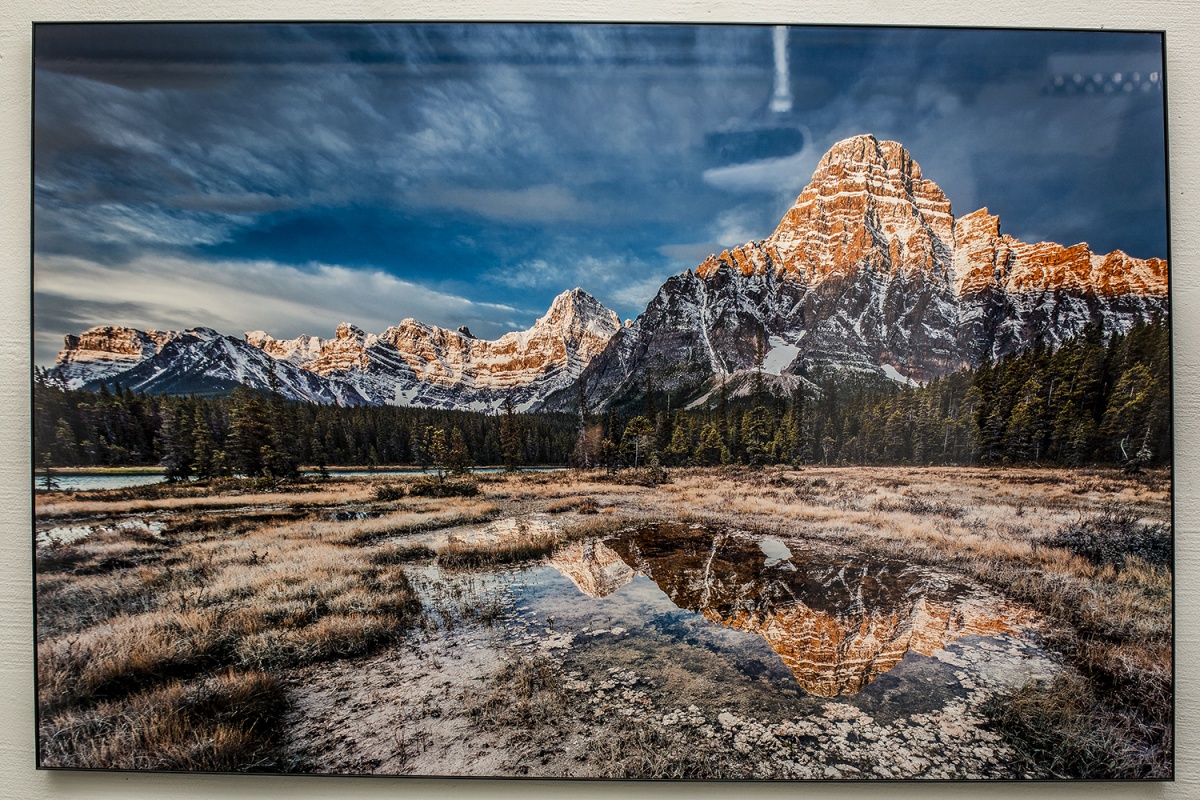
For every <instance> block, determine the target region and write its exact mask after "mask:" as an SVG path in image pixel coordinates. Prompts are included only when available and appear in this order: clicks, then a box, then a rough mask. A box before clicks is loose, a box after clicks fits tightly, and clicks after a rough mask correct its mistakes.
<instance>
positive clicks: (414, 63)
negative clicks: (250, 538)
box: [34, 24, 1167, 363]
mask: <svg viewBox="0 0 1200 800" xmlns="http://www.w3.org/2000/svg"><path fill="white" fill-rule="evenodd" d="M773 36H774V31H773V29H772V28H769V27H718V26H645V25H640V26H612V25H608V26H554V25H481V24H468V25H366V26H364V25H314V26H278V25H217V24H200V25H54V26H39V27H38V28H37V29H36V33H35V68H36V69H35V106H34V155H35V159H34V160H35V163H34V195H35V210H34V215H35V218H34V223H35V238H34V249H35V291H36V298H35V326H36V329H35V333H36V335H37V337H38V361H39V362H40V363H45V362H47V361H49V360H51V359H52V358H53V355H54V353H55V352H56V351H57V349H58V347H59V346H60V344H61V337H62V335H63V334H64V333H69V332H77V331H79V330H82V329H84V328H87V327H90V326H91V325H95V324H101V323H115V324H129V325H135V326H138V327H159V328H183V327H189V326H192V325H200V324H205V325H210V326H212V327H215V328H217V329H219V330H222V331H224V332H227V333H240V332H242V331H244V330H248V329H252V328H263V329H265V330H267V331H268V332H269V333H271V334H273V335H275V336H277V337H290V336H295V335H297V334H300V333H311V334H316V335H321V336H328V335H331V334H332V331H333V328H334V327H335V326H336V325H337V323H338V322H340V321H342V320H349V321H353V322H356V323H358V324H359V325H361V326H362V327H363V328H365V329H366V330H368V331H372V332H379V331H382V330H383V328H384V327H386V326H387V325H389V324H394V323H396V322H399V321H400V320H401V319H403V318H405V317H415V318H418V319H421V320H424V321H427V322H431V323H435V324H440V325H445V326H448V327H457V326H458V325H461V324H467V325H470V327H471V328H472V330H473V331H475V333H476V334H477V335H482V336H487V337H494V336H498V335H499V334H501V333H503V332H505V331H507V330H512V329H515V328H524V327H527V326H528V325H529V324H530V323H531V322H532V321H533V320H534V318H536V317H537V316H538V315H540V314H541V313H542V312H544V310H545V308H546V307H547V305H548V304H549V302H550V300H551V298H553V296H554V295H556V294H558V293H559V292H561V291H563V290H564V289H568V288H572V287H574V286H581V287H583V288H584V289H586V290H588V291H590V292H591V293H593V294H595V295H596V296H597V297H598V298H600V300H602V301H603V302H604V303H606V304H607V305H609V306H610V307H612V308H614V309H616V310H617V311H618V312H619V313H620V314H621V315H622V316H626V317H630V316H636V315H637V313H638V312H640V311H641V310H642V308H643V307H644V305H645V303H646V301H647V300H649V299H650V297H651V296H652V295H653V293H654V291H655V290H656V289H657V287H658V286H659V285H660V284H661V282H662V281H663V280H664V279H665V278H666V277H667V276H669V275H671V274H674V273H677V272H681V271H683V270H684V269H687V268H688V267H693V266H695V265H696V264H697V263H698V262H699V261H700V260H702V259H703V258H704V256H705V255H707V254H708V253H710V252H713V251H719V250H720V249H722V248H724V247H729V246H733V245H737V244H741V243H743V242H745V241H747V240H750V239H758V238H762V237H765V236H767V235H768V234H770V233H771V231H772V230H773V229H774V227H775V225H776V224H777V223H778V221H779V219H780V217H782V215H783V213H784V212H785V211H786V210H787V208H788V207H789V206H790V204H791V203H792V202H793V201H794V200H795V197H796V195H798V194H799V193H800V191H801V190H802V189H803V188H804V186H805V184H806V183H807V182H808V179H809V177H810V176H811V174H812V170H813V168H814V167H815V165H816V162H817V160H818V159H819V158H820V156H821V155H822V154H823V153H824V151H825V150H826V149H827V148H828V147H829V145H831V144H833V143H834V142H835V141H837V140H839V139H842V138H844V137H846V136H850V135H854V134H858V133H873V134H875V135H876V136H878V137H879V138H887V139H895V140H897V141H899V142H901V143H903V144H904V145H905V146H906V147H907V148H908V149H909V151H910V152H911V153H912V154H913V156H914V158H916V160H917V161H918V162H919V163H920V164H921V166H922V169H923V171H924V173H925V176H926V177H927V178H930V179H932V180H933V181H935V182H936V183H938V184H939V185H940V186H941V187H942V188H943V190H945V192H946V193H947V195H948V196H949V197H950V200H951V202H952V203H953V206H954V210H955V213H956V214H965V213H968V212H970V211H973V210H975V209H976V208H979V207H982V206H987V207H988V208H989V209H990V210H991V211H992V212H993V213H997V214H999V215H1000V218H1001V225H1002V229H1003V230H1004V231H1005V232H1007V233H1010V234H1012V235H1014V236H1016V237H1018V238H1021V239H1025V240H1028V241H1039V240H1051V241H1057V242H1060V243H1063V244H1073V243H1075V242H1079V241H1087V242H1088V243H1089V244H1091V245H1092V247H1093V248H1094V249H1096V250H1098V251H1102V252H1107V251H1108V250H1112V249H1116V248H1120V249H1123V250H1125V251H1127V252H1129V253H1131V254H1132V255H1135V256H1141V257H1146V256H1161V257H1165V256H1166V255H1167V253H1166V230H1165V228H1166V223H1165V219H1166V215H1165V196H1166V193H1165V185H1164V184H1165V174H1164V148H1163V138H1164V134H1163V108H1162V103H1163V99H1162V92H1161V49H1160V45H1161V42H1160V39H1159V37H1158V35H1156V34H1119V33H1080V32H1049V31H1024V32H1020V31H962V30H921V29H906V28H890V29H870V28H791V29H790V30H789V32H788V37H787V47H786V50H787V62H788V63H787V67H788V69H787V76H788V88H789V89H790V93H791V97H792V103H791V110H790V111H784V112H779V111H772V110H771V109H770V105H769V100H770V98H771V96H772V92H773V91H774V90H776V89H777V88H779V87H778V85H777V83H778V79H777V78H776V67H775V59H774V49H773V48H774V45H773Z"/></svg>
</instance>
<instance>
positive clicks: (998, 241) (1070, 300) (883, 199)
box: [550, 136, 1168, 407]
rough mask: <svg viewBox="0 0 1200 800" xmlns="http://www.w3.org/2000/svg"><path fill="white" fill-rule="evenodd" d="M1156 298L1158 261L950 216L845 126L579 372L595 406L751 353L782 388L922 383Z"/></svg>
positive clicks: (725, 377) (710, 382)
mask: <svg viewBox="0 0 1200 800" xmlns="http://www.w3.org/2000/svg"><path fill="white" fill-rule="evenodd" d="M1167 307H1168V301H1167V264H1166V262H1165V261H1163V260H1162V259H1156V258H1151V259H1137V258H1132V257H1130V256H1128V255H1126V254H1125V253H1122V252H1120V251H1116V252H1113V253H1109V254H1106V255H1098V254H1094V253H1092V252H1091V250H1090V249H1089V248H1088V246H1087V245H1086V244H1077V245H1074V246H1072V247H1062V246H1060V245H1057V244H1051V243H1040V244H1032V245H1031V244H1026V243H1024V242H1020V241H1018V240H1016V239H1013V238H1012V237H1010V236H1007V235H1002V234H1001V233H1000V225H999V220H998V218H997V217H995V216H993V215H990V214H988V213H987V210H986V209H981V210H979V211H976V212H974V213H972V214H968V215H966V216H964V217H961V218H959V219H958V220H955V218H954V216H953V214H952V213H951V209H950V202H949V200H947V199H946V196H945V194H943V192H942V190H941V189H939V188H938V186H937V185H936V184H934V183H933V182H932V181H930V180H928V179H926V178H925V177H924V176H923V175H922V173H921V168H920V167H919V166H918V165H917V163H916V161H914V160H913V158H912V156H911V155H910V154H909V153H908V151H907V150H905V149H904V148H903V147H902V146H901V145H899V144H897V143H896V142H887V141H882V142H881V141H878V140H877V139H875V137H873V136H855V137H853V138H850V139H846V140H844V141H842V142H839V143H838V144H836V145H834V146H833V148H832V149H830V151H829V152H828V153H826V154H825V156H824V157H823V158H822V159H821V161H820V163H819V164H818V165H817V169H816V171H815V173H814V174H813V178H812V181H811V182H810V183H809V185H808V186H807V187H806V188H805V189H804V191H803V192H802V193H801V194H800V196H799V197H798V198H797V200H796V203H795V204H794V205H793V206H792V208H791V209H790V210H789V211H788V212H787V214H786V215H785V216H784V218H783V220H782V221H781V222H780V223H779V227H778V228H776V230H775V232H774V233H772V234H771V235H770V236H768V237H767V238H766V239H763V240H760V241H757V242H750V243H747V244H745V245H742V246H741V247H737V248H734V249H732V250H726V251H724V252H722V253H721V254H720V255H713V256H710V257H709V258H707V259H706V260H705V261H704V262H703V263H701V264H700V265H699V267H697V269H696V270H695V271H692V270H689V271H687V272H685V273H683V274H681V275H676V276H674V277H672V278H670V279H668V280H667V282H666V283H665V284H664V285H663V286H662V288H660V289H659V291H658V294H657V295H656V296H655V297H654V299H653V300H651V302H650V304H649V306H648V307H647V308H646V311H645V312H644V313H643V314H642V315H641V316H640V317H638V319H637V320H636V321H635V322H634V323H633V325H632V326H630V327H628V328H625V329H623V330H621V331H620V332H618V333H617V335H616V336H615V337H614V338H613V340H612V342H610V343H609V346H608V348H607V349H606V350H605V352H604V353H603V354H601V355H600V356H599V357H598V358H596V359H595V360H594V361H593V362H592V363H591V364H589V366H588V368H587V369H586V370H585V371H584V373H583V376H582V378H581V380H582V381H583V384H584V389H585V392H586V395H587V397H588V398H589V399H590V401H591V402H592V403H593V404H596V405H603V404H611V403H613V402H618V401H620V400H621V399H622V398H628V397H630V396H633V395H636V394H638V393H640V392H643V391H644V390H645V386H646V385H647V383H648V382H649V383H650V384H651V385H653V386H654V387H655V388H656V389H658V390H667V391H674V392H681V393H683V394H684V395H686V396H687V397H688V398H689V399H694V398H695V397H697V396H702V395H703V393H704V391H705V390H707V389H711V388H712V387H713V386H714V385H717V384H719V383H721V382H731V383H732V384H733V385H735V386H736V385H738V383H739V378H741V379H742V380H741V381H740V382H741V383H742V384H745V382H746V381H745V380H744V378H745V375H746V373H748V372H750V371H753V370H755V369H756V364H759V363H761V365H762V372H763V373H765V374H766V376H768V378H770V379H772V380H774V381H776V382H778V383H782V384H784V385H785V386H790V385H795V384H796V383H797V382H799V381H803V380H807V379H812V378H814V377H815V376H818V375H821V374H828V373H829V372H835V373H838V374H840V375H842V376H846V375H858V376H865V377H870V376H874V377H878V378H880V379H883V378H890V379H892V380H895V381H898V382H901V383H906V382H923V381H926V380H928V379H930V378H933V377H937V376H939V375H944V374H947V373H949V372H952V371H954V370H957V369H960V368H962V367H966V366H976V365H978V364H979V363H980V362H981V361H983V360H984V359H985V358H993V359H995V358H999V357H1001V356H1003V355H1005V354H1007V353H1011V352H1015V351H1019V350H1022V349H1024V348H1026V347H1029V346H1030V345H1032V344H1033V343H1034V342H1036V341H1039V340H1040V341H1043V342H1045V343H1046V344H1048V345H1050V346H1055V345H1057V344H1059V343H1061V342H1062V341H1064V340H1065V339H1068V338H1070V337H1072V336H1075V335H1077V334H1079V333H1080V332H1082V330H1083V328H1084V326H1086V325H1087V324H1088V323H1089V322H1096V323H1099V324H1100V325H1101V326H1102V327H1103V329H1104V331H1105V333H1112V332H1121V331H1125V330H1128V328H1129V327H1130V326H1132V325H1133V324H1134V323H1135V322H1137V321H1141V320H1148V319H1150V318H1151V317H1153V316H1154V315H1155V314H1159V313H1164V312H1166V311H1167ZM771 376H777V377H774V378H771ZM572 402H574V398H573V397H569V396H567V395H565V394H564V395H560V396H559V397H556V398H554V399H553V400H552V401H551V402H550V405H551V406H552V407H555V406H560V407H566V406H569V405H570V403H572Z"/></svg>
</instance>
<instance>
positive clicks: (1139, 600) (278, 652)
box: [36, 467, 1173, 777]
mask: <svg viewBox="0 0 1200 800" xmlns="http://www.w3.org/2000/svg"><path fill="white" fill-rule="evenodd" d="M652 478H655V479H656V476H652V475H649V474H638V473H634V472H630V471H625V472H621V473H616V474H609V473H606V472H603V471H596V472H581V471H562V472H543V473H512V474H497V475H477V476H475V477H473V478H451V479H449V481H450V482H449V483H448V484H446V485H435V484H431V483H429V482H428V479H422V478H418V477H412V478H408V477H405V478H394V477H393V478H383V477H379V478H372V477H367V478H349V477H341V478H339V477H336V476H334V477H330V478H328V479H324V480H299V481H294V482H288V483H280V484H273V483H270V482H266V481H250V480H234V479H226V480H222V481H212V482H206V483H190V484H179V485H169V484H159V485H153V486H147V487H137V488H131V489H125V490H111V491H91V492H77V493H71V492H39V493H38V496H37V498H36V503H37V529H38V532H37V580H36V599H37V659H38V663H37V669H38V672H37V674H38V704H39V738H40V742H39V758H40V762H41V764H42V765H43V766H47V767H89V768H120V769H171V770H175V769H183V770H220V771H311V772H326V771H350V772H392V773H406V772H418V773H420V772H428V771H430V770H433V771H442V772H444V773H447V774H457V773H466V772H470V771H474V770H481V771H483V772H484V773H485V774H524V773H523V772H521V771H520V770H517V769H514V768H513V765H514V764H534V765H536V764H538V763H539V761H538V757H539V755H538V754H539V753H543V752H544V751H545V750H546V748H547V747H548V746H549V745H548V743H549V742H551V741H552V740H554V739H555V738H556V737H559V738H561V737H564V736H569V737H574V738H572V739H571V740H572V741H576V740H578V741H581V742H587V741H589V737H591V743H592V746H591V747H581V748H579V750H580V752H578V753H577V755H575V756H573V757H572V758H573V760H572V761H570V764H569V766H563V765H562V762H561V761H553V763H551V762H552V759H550V757H549V756H546V757H544V758H543V759H542V762H541V763H548V764H551V766H550V767H547V770H550V771H552V772H553V771H555V770H557V772H556V774H572V775H580V776H626V777H672V776H693V777H704V776H711V777H742V776H753V777H761V776H766V777H772V776H777V775H778V774H782V773H777V772H775V771H773V770H774V768H773V766H772V764H771V763H770V758H769V757H768V756H767V755H763V753H762V752H757V751H755V752H748V751H747V752H743V751H745V750H746V748H739V749H738V750H730V751H728V752H724V751H721V752H717V751H713V752H709V751H698V750H696V748H695V747H693V746H692V745H691V744H690V743H689V740H688V739H687V738H686V737H685V736H683V734H681V733H679V732H678V729H677V728H667V727H662V726H661V725H659V726H657V727H655V726H650V725H641V724H620V722H619V721H614V720H607V719H600V718H597V721H595V722H591V723H586V724H585V722H584V717H583V710H581V709H580V708H578V707H576V706H575V705H573V703H575V701H574V700H572V697H573V695H571V694H570V692H568V691H567V690H566V688H564V687H566V686H567V683H568V682H569V681H570V680H577V679H576V678H571V677H570V676H567V675H564V674H562V672H561V671H560V670H557V669H556V668H555V666H554V664H553V663H552V660H548V659H547V658H546V657H544V656H541V655H534V656H530V655H527V654H517V653H514V652H510V651H507V650H506V649H505V648H504V646H503V643H502V642H501V643H493V645H490V646H489V647H483V648H480V649H478V650H474V651H471V652H468V651H467V650H465V649H464V650H462V651H461V652H458V653H456V654H454V655H453V658H451V657H449V656H448V655H447V654H448V653H449V650H448V649H447V648H452V647H453V641H452V640H453V637H454V631H455V630H467V629H487V628H488V627H489V626H491V625H494V624H495V623H496V620H497V619H499V618H501V617H503V615H504V614H505V613H507V612H506V609H505V608H504V607H502V606H501V605H499V604H496V603H493V602H490V601H489V599H488V598H489V596H488V594H487V592H486V591H485V590H483V589H480V590H473V589H471V588H470V587H475V586H477V585H478V586H482V585H484V584H483V582H484V581H485V580H486V576H488V575H490V574H493V573H495V572H496V571H497V570H500V569H502V568H503V567H504V566H505V565H520V564H526V563H536V562H539V561H543V560H545V559H546V557H548V556H550V555H551V554H552V553H554V552H555V551H556V550H557V549H558V548H560V547H561V546H563V545H565V544H569V543H570V542H573V541H580V540H592V539H595V538H597V537H603V536H606V535H608V534H611V533H613V532H615V531H617V530H620V529H622V528H625V527H629V526H632V525H636V524H639V523H646V522H652V521H662V520H665V521H683V522H687V521H694V522H698V523H703V524H705V525H710V526H716V527H721V526H726V527H730V528H737V529H743V530H752V531H755V532H761V533H764V534H772V535H782V536H786V537H788V538H789V539H792V540H809V541H812V542H815V543H823V544H828V545H831V546H836V547H838V548H844V549H847V550H851V551H856V552H862V553H867V554H871V555H878V556H883V557H887V558H894V559H898V560H901V561H904V562H908V563H915V564H927V565H931V566H935V567H938V568H939V569H942V570H945V571H948V572H949V573H952V574H955V575H960V576H962V577H963V578H964V579H966V580H970V581H973V582H976V583H978V584H980V585H982V586H985V587H987V588H988V589H989V590H990V591H992V592H994V593H996V594H998V595H1000V596H1002V597H1004V598H1006V599H1009V600H1012V601H1015V602H1018V603H1021V604H1023V605H1025V606H1028V607H1029V608H1031V609H1033V610H1034V611H1035V612H1036V613H1037V614H1038V615H1040V616H1041V617H1042V618H1043V620H1044V625H1043V627H1042V633H1041V644H1042V645H1043V646H1044V647H1045V648H1046V649H1047V651H1048V652H1050V653H1052V654H1053V655H1054V657H1055V658H1056V659H1058V660H1059V662H1060V663H1061V664H1062V666H1063V668H1062V669H1061V670H1060V671H1059V672H1058V674H1057V676H1056V677H1055V678H1053V680H1048V681H1034V682H1030V683H1028V684H1026V685H1023V686H1019V687H1017V688H1015V689H1013V690H1012V691H1009V692H1006V693H1003V694H1001V695H997V696H996V697H994V698H992V700H990V701H989V704H988V706H987V708H986V709H985V712H986V714H987V727H988V728H989V730H991V731H993V732H994V733H995V734H996V736H997V737H998V738H999V739H1000V740H1002V742H1003V746H1004V747H1006V748H1008V750H1007V751H1006V752H1010V753H1011V754H1013V757H1014V758H1015V759H1016V760H1017V762H1018V767H1017V768H1018V770H1019V774H1021V775H1029V776H1043V777H1169V776H1170V775H1171V774H1172V772H1173V762H1172V748H1173V744H1172V738H1171V737H1172V725H1173V723H1172V713H1173V693H1172V683H1173V674H1172V638H1173V629H1172V570H1171V553H1172V549H1171V541H1172V538H1171V537H1172V529H1171V505H1170V495H1169V486H1170V479H1169V475H1168V473H1166V472H1153V471H1145V472H1142V473H1141V474H1136V475H1127V474H1123V473H1120V472H1118V471H1109V470H1066V469H1001V468H954V467H945V468H937V467H929V468H903V467H887V468H884V467H881V468H861V467H853V468H850V467H847V468H836V467H810V468H804V469H784V468H770V467H768V468H762V469H748V468H747V469H734V468H710V469H705V468H695V469H680V470H676V471H673V472H671V473H670V475H669V476H667V478H666V482H655V480H652ZM541 516H545V517H546V518H548V519H550V520H551V521H552V524H550V525H531V526H528V527H524V526H523V525H522V524H518V525H517V526H516V527H514V528H512V529H511V530H509V529H507V528H506V529H504V530H505V532H504V533H503V535H495V536H489V537H481V536H476V535H474V534H473V533H472V531H478V530H481V526H482V525H484V524H485V523H489V522H494V521H497V520H503V519H510V518H512V519H518V520H524V519H530V518H534V517H539V518H540V517H541ZM464 586H466V587H468V590H466V591H464V590H463V587H464ZM550 625H551V626H552V625H553V621H550ZM485 651H486V652H485ZM442 662H446V664H448V665H449V666H445V667H443V664H442ZM430 664H433V665H434V667H436V671H437V672H438V674H439V675H441V676H443V677H442V678H441V680H443V681H444V682H445V685H444V686H443V685H442V684H439V686H440V687H441V688H440V689H439V690H438V692H439V693H437V694H436V697H438V698H441V699H440V700H438V701H437V702H433V701H429V702H430V703H431V705H428V706H426V707H422V709H416V710H414V709H409V713H413V714H417V713H418V712H419V714H420V720H421V721H422V722H421V725H419V726H418V725H414V726H413V727H412V728H411V729H408V730H407V731H406V730H399V731H396V730H392V731H391V732H390V734H389V736H387V737H384V736H383V735H382V734H381V733H380V731H379V729H381V728H383V727H385V726H381V725H379V724H374V725H372V724H367V722H369V721H370V720H372V719H374V717H372V716H371V715H373V714H378V713H381V711H380V706H381V705H382V704H383V701H382V700H379V699H378V697H376V696H375V695H374V694H373V691H374V690H373V689H371V688H370V687H372V686H375V685H376V684H375V681H376V680H378V681H380V682H381V684H382V683H387V684H388V685H391V686H393V687H394V686H396V685H400V686H401V687H403V685H408V684H407V683H405V682H409V683H412V684H413V685H414V686H415V685H416V684H417V683H420V682H421V681H429V680H431V679H432V678H431V677H430V675H431V674H432V672H433V671H435V670H434V669H433V667H430V666H429V665H430ZM454 664H458V665H460V666H458V667H455V666H453V665H454ZM468 667H469V668H470V669H469V670H468ZM454 669H461V670H467V671H469V672H470V675H467V673H466V672H463V676H465V677H461V679H459V680H456V679H454V677H453V676H454V675H456V674H458V673H455V672H454ZM618 674H619V673H618ZM331 675H337V676H338V677H339V680H341V684H339V685H340V686H341V688H339V689H337V691H336V692H335V691H333V690H332V689H331V690H330V693H329V694H328V696H327V697H325V696H323V695H319V693H318V692H317V691H316V690H311V691H306V689H305V686H306V684H311V683H312V682H313V680H315V679H316V678H318V677H320V676H331ZM380 676H384V677H380ZM386 676H390V677H386ZM445 676H450V677H445ZM613 680H616V679H613ZM618 683H619V681H618ZM631 685H632V684H631ZM618 688H619V686H618ZM423 696H424V697H427V698H428V697H434V693H427V694H426V695H423ZM322 698H324V699H322ZM321 703H327V704H331V705H337V704H341V706H342V707H343V709H344V708H346V707H347V706H346V704H350V705H349V707H350V708H351V709H352V711H353V713H355V714H358V716H359V718H361V720H363V721H364V724H363V725H362V726H361V728H358V727H355V728H352V729H346V730H343V731H342V732H341V733H340V736H341V739H339V740H338V742H337V747H336V748H333V749H329V748H325V749H324V750H323V749H322V746H319V745H320V742H321V741H323V740H321V739H320V736H329V737H332V736H334V734H333V733H331V732H328V731H327V732H324V733H320V732H318V731H317V727H318V726H316V719H317V717H318V716H319V713H318V709H320V708H323V707H324V706H322V705H321ZM346 713H351V712H346ZM372 728H374V730H372ZM601 731H607V732H608V733H609V734H611V735H608V736H600V735H598V734H599V732H601ZM439 735H444V736H447V737H453V738H454V739H455V740H457V741H468V742H476V743H481V744H480V747H481V748H483V749H475V750H474V751H473V752H470V753H467V752H464V753H462V754H460V755H458V756H455V755H454V753H455V752H456V751H455V750H454V746H453V744H452V743H451V744H447V745H446V749H445V750H444V751H442V756H441V757H442V760H441V761H438V760H437V757H438V755H437V754H438V752H439V751H438V748H437V747H436V746H434V744H433V743H434V742H436V739H437V737H438V736H439ZM778 735H779V736H783V734H782V733H780V734H778ZM306 737H307V738H306ZM335 738H336V737H335ZM297 742H299V743H300V744H297ZM305 743H307V745H306V744H305ZM485 745H486V746H485ZM485 751H486V752H485ZM322 752H325V753H326V755H324V756H323V755H322ZM456 758H457V759H458V760H455V759H456ZM323 759H324V760H323ZM431 764H432V765H433V766H432V767H431V766H429V765H431ZM789 774H790V773H789ZM824 774H825V775H828V774H829V773H824ZM879 774H883V773H879ZM847 777H848V775H847Z"/></svg>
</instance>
